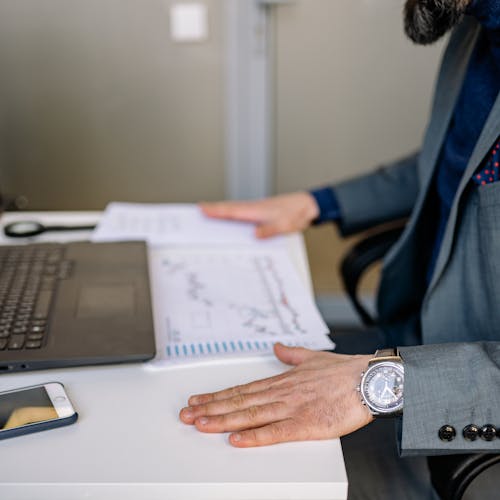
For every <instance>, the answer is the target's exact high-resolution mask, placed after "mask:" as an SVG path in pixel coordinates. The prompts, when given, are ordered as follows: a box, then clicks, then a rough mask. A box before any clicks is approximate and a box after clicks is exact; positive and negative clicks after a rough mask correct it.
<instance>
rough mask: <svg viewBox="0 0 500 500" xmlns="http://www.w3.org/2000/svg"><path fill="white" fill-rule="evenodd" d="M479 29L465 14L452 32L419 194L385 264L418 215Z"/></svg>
mask: <svg viewBox="0 0 500 500" xmlns="http://www.w3.org/2000/svg"><path fill="white" fill-rule="evenodd" d="M479 31H480V24H479V23H478V22H477V21H476V19H475V18H473V17H466V18H465V19H464V21H463V22H462V24H461V25H460V26H458V27H457V29H456V30H455V31H454V32H453V34H452V37H451V39H450V42H449V44H448V47H447V49H446V53H445V56H444V58H443V63H442V66H441V70H440V73H439V77H438V81H437V84H436V94H435V98H434V103H433V110H432V116H431V120H430V123H429V126H428V127H427V132H426V135H425V139H424V142H423V145H422V149H421V153H420V158H419V164H420V165H421V168H422V170H423V176H422V181H421V186H420V194H419V197H418V199H417V201H416V203H415V208H414V210H413V213H412V217H411V219H410V220H409V221H408V224H407V227H406V230H405V232H404V234H403V236H402V237H401V238H400V239H399V241H398V242H396V244H395V245H393V247H392V248H391V250H390V252H389V253H388V255H387V257H386V259H385V261H384V267H386V266H388V265H389V264H390V263H391V261H392V260H393V259H394V258H395V257H396V255H397V254H398V253H399V250H400V249H401V248H402V247H403V246H404V245H405V243H406V241H407V239H408V238H409V236H410V235H411V234H412V233H413V230H414V229H415V226H416V224H417V222H418V220H419V218H420V213H421V211H422V208H423V206H424V202H425V199H426V197H427V192H428V190H429V187H430V184H431V181H432V177H433V174H434V171H435V169H436V165H437V161H438V158H439V153H440V152H441V148H442V146H443V142H444V138H445V135H446V132H447V130H448V126H449V123H450V120H451V117H452V115H453V110H454V108H455V102H456V100H457V99H458V94H459V92H460V89H461V88H462V84H463V80H464V78H465V72H466V70H467V66H468V64H469V59H470V56H471V54H472V50H473V48H474V46H475V42H476V39H477V36H478V34H479Z"/></svg>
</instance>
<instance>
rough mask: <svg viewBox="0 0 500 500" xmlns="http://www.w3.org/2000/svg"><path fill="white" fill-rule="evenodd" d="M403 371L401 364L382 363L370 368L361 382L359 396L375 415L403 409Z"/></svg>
mask: <svg viewBox="0 0 500 500" xmlns="http://www.w3.org/2000/svg"><path fill="white" fill-rule="evenodd" d="M403 384H404V370H403V365H402V364H401V363H396V362H392V361H382V362H380V363H375V364H374V365H373V366H370V368H368V370H367V371H366V373H365V374H364V376H363V379H362V381H361V394H362V395H363V399H364V401H365V403H366V404H367V406H368V407H369V408H370V409H371V410H372V411H373V412H375V413H394V412H397V411H399V410H401V409H402V407H403Z"/></svg>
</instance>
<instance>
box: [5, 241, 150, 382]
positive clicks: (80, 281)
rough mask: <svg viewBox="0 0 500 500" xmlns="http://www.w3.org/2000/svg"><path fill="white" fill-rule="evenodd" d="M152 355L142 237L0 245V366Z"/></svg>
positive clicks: (12, 368) (78, 362)
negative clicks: (107, 241) (111, 241)
mask: <svg viewBox="0 0 500 500" xmlns="http://www.w3.org/2000/svg"><path fill="white" fill-rule="evenodd" d="M154 355H155V338H154V329H153V318H152V307H151V295H150V286H149V273H148V259H147V249H146V245H145V243H143V242H119V243H90V242H77V243H66V244H57V243H51V244H28V245H20V246H10V245H4V246H0V373H2V372H12V371H21V370H36V369H42V368H56V367H67V366H76V365H94V364H102V363H122V362H131V361H145V360H148V359H151V358H152V357H153V356H154Z"/></svg>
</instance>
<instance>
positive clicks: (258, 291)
mask: <svg viewBox="0 0 500 500" xmlns="http://www.w3.org/2000/svg"><path fill="white" fill-rule="evenodd" d="M150 265H151V280H152V288H153V302H154V312H155V331H156V342H157V350H158V357H157V361H161V360H169V361H172V360H189V359H193V358H200V357H211V356H227V355H248V354H259V355H261V354H266V353H272V346H273V344H274V343H275V342H283V343H285V344H287V345H301V346H304V347H309V348H312V349H332V348H333V347H334V344H333V343H332V342H331V341H330V339H329V338H328V337H327V335H326V334H327V333H328V327H327V326H326V324H325V323H324V321H323V320H322V318H321V316H320V314H319V312H318V310H317V308H316V305H315V303H314V301H313V299H312V297H311V294H310V292H309V290H308V289H307V287H306V286H305V285H304V284H303V283H302V282H301V280H300V278H299V275H298V273H297V271H296V269H295V267H294V266H293V264H292V262H291V260H290V257H289V255H288V253H287V251H286V250H285V249H276V248H270V249H255V248H252V249H222V248H219V249H217V248H212V249H209V250H201V249H200V250H191V251H190V250H187V249H185V250H183V249H161V250H160V249H156V250H155V251H154V252H151V253H150Z"/></svg>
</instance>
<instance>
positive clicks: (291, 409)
mask: <svg viewBox="0 0 500 500" xmlns="http://www.w3.org/2000/svg"><path fill="white" fill-rule="evenodd" d="M274 352H275V354H276V356H277V357H278V359H279V360H281V361H282V362H284V363H287V364H289V365H293V366H294V368H292V369H291V370H289V371H287V372H284V373H282V374H280V375H277V376H274V377H270V378H267V379H263V380H259V381H256V382H252V383H249V384H246V385H241V386H237V387H232V388H230V389H226V390H223V391H219V392H214V393H211V394H201V395H197V396H191V397H190V398H189V406H188V407H186V408H183V409H182V410H181V412H180V418H181V420H182V421H183V422H184V423H186V424H192V425H195V426H196V428H197V429H198V430H199V431H201V432H231V435H230V436H229V442H230V443H231V444H232V445H233V446H237V447H241V448H246V447H251V446H265V445H270V444H275V443H280V442H285V441H305V440H317V439H329V438H335V437H339V436H343V435H345V434H349V433H350V432H353V431H355V430H357V429H359V428H360V427H363V426H365V425H367V424H368V423H369V422H370V421H371V420H372V418H373V417H372V416H371V414H370V412H369V411H368V410H367V408H366V407H364V406H363V405H362V404H361V400H360V396H359V393H358V392H357V391H356V386H357V385H358V384H359V380H360V376H361V372H362V371H364V370H366V368H367V366H368V361H369V359H370V358H371V357H372V356H347V355H342V354H332V353H327V352H317V351H311V350H308V349H304V348H300V347H286V346H284V345H282V344H276V345H275V347H274Z"/></svg>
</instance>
